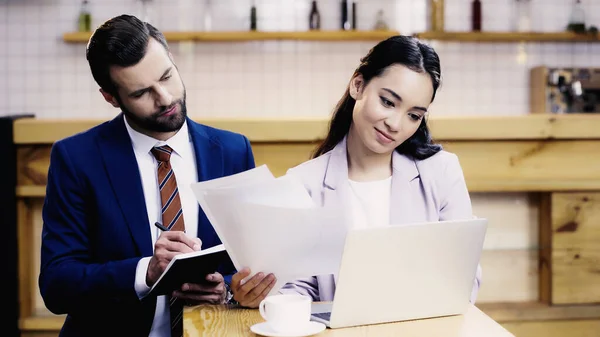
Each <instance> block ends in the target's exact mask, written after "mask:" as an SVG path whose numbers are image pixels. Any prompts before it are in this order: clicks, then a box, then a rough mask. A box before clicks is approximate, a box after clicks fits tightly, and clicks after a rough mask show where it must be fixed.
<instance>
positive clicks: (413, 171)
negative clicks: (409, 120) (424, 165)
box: [390, 151, 419, 225]
mask: <svg viewBox="0 0 600 337" xmlns="http://www.w3.org/2000/svg"><path fill="white" fill-rule="evenodd" d="M418 176H419V170H418V169H417V165H416V163H415V161H414V160H413V159H411V158H409V157H406V156H404V155H401V154H399V153H398V152H396V151H394V152H393V154H392V194H391V196H390V223H391V224H392V225H398V224H403V223H410V222H414V221H417V220H418V219H417V217H416V214H415V213H416V212H415V209H414V205H415V201H414V200H413V198H414V196H415V195H419V194H415V193H413V191H412V188H413V187H412V186H411V181H413V179H415V178H416V177H418Z"/></svg>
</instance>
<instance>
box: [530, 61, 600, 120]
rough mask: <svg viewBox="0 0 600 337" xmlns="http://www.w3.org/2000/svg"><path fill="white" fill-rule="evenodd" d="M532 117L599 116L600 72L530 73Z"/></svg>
mask: <svg viewBox="0 0 600 337" xmlns="http://www.w3.org/2000/svg"><path fill="white" fill-rule="evenodd" d="M529 87H530V90H531V93H530V94H531V100H530V105H531V112H532V113H600V68H549V67H544V66H540V67H535V68H533V69H532V70H531V83H530V86H529Z"/></svg>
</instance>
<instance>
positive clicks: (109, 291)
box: [39, 114, 255, 337]
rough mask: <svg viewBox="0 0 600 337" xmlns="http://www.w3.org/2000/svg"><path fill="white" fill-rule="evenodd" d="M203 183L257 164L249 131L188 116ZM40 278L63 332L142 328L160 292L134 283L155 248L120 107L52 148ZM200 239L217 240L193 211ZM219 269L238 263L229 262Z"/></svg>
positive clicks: (133, 332) (205, 243)
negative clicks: (140, 293)
mask: <svg viewBox="0 0 600 337" xmlns="http://www.w3.org/2000/svg"><path fill="white" fill-rule="evenodd" d="M187 123H188V129H189V132H190V135H191V138H192V140H193V145H194V150H195V154H196V164H197V169H198V180H199V181H204V180H209V179H213V178H218V177H223V176H227V175H231V174H235V173H238V172H242V171H245V170H248V169H251V168H253V167H254V165H255V164H254V157H253V154H252V150H251V147H250V143H249V141H248V139H247V138H246V137H245V136H243V135H240V134H236V133H233V132H229V131H225V130H219V129H215V128H211V127H208V126H205V125H201V124H198V123H195V122H193V121H192V120H190V119H188V120H187ZM43 221H44V224H43V230H42V249H41V269H40V275H39V286H40V291H41V295H42V297H43V299H44V303H45V305H46V307H47V308H48V309H49V310H50V311H51V312H53V313H55V314H67V318H66V321H65V324H64V326H63V328H62V330H61V334H60V336H61V337H65V336H111V337H115V336H148V333H149V331H150V327H151V325H152V320H153V317H154V311H155V306H156V298H150V299H144V300H143V301H140V300H139V299H138V297H137V294H136V292H135V289H134V280H135V273H136V266H137V263H138V261H139V260H140V259H141V258H142V257H145V256H151V255H152V253H153V247H152V239H151V234H150V226H149V224H148V216H147V211H146V204H145V199H144V195H143V190H142V183H141V178H140V173H139V170H138V165H137V162H136V158H135V155H134V152H133V146H132V143H131V139H130V138H129V134H128V133H127V129H126V128H125V124H124V121H123V115H122V114H120V115H119V116H118V117H116V118H115V119H113V120H111V121H108V122H105V123H103V124H100V125H98V126H96V127H94V128H92V129H90V130H88V131H86V132H83V133H79V134H77V135H74V136H71V137H68V138H66V139H63V140H60V141H58V142H56V143H55V144H54V145H53V147H52V153H51V156H50V167H49V171H48V184H47V190H46V199H45V203H44V207H43ZM198 237H199V238H200V239H201V240H202V247H203V248H209V247H212V246H215V245H217V244H220V243H221V242H220V240H219V237H218V236H217V234H216V233H215V231H214V229H213V227H212V226H211V224H210V222H209V221H208V219H207V218H206V215H205V214H204V213H203V212H202V209H201V208H200V210H199V217H198ZM220 271H221V273H223V274H224V275H226V274H231V273H233V272H234V271H235V270H234V268H233V265H232V264H231V262H230V261H228V263H227V264H226V265H223V266H221V268H220Z"/></svg>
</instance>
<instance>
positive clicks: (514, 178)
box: [445, 141, 600, 192]
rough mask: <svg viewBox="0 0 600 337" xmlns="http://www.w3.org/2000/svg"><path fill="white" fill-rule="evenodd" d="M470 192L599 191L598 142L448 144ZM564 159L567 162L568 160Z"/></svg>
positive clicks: (447, 147) (599, 159)
mask: <svg viewBox="0 0 600 337" xmlns="http://www.w3.org/2000/svg"><path fill="white" fill-rule="evenodd" d="M445 145H446V149H447V150H449V151H450V152H454V153H456V154H457V155H458V157H459V160H460V163H461V166H462V168H463V171H464V174H465V178H466V181H467V184H468V187H469V190H471V191H478V192H479V191H489V192H491V191H494V192H500V191H502V192H509V191H528V192H534V191H562V190H565V189H567V190H573V189H578V190H600V169H599V168H600V156H598V155H592V154H594V153H598V142H595V141H553V142H545V141H539V142H538V141H522V142H520V141H511V142H508V141H493V142H491V141H490V142H485V141H481V142H448V143H446V144H445ZM565 158H568V160H566V159H565Z"/></svg>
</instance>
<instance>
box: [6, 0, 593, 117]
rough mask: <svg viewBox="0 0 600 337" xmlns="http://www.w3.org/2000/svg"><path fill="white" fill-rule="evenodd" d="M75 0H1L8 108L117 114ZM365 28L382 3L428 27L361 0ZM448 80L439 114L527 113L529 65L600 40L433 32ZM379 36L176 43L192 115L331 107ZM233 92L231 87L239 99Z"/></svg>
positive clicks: (420, 3) (182, 25) (221, 9)
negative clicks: (80, 37) (458, 39)
mask: <svg viewBox="0 0 600 337" xmlns="http://www.w3.org/2000/svg"><path fill="white" fill-rule="evenodd" d="M469 1H470V0H446V4H447V6H446V18H445V22H446V28H447V29H448V30H461V31H465V30H468V29H469V19H468V16H469ZM531 1H532V6H533V10H532V13H534V15H533V17H532V25H533V29H534V30H538V31H558V30H562V29H563V28H564V26H565V25H566V22H567V20H568V15H569V5H570V3H571V2H572V1H574V0H531ZM90 2H91V8H92V13H93V25H94V26H97V25H98V24H100V23H101V22H102V21H104V20H106V19H108V18H109V17H111V16H114V15H117V14H120V13H131V14H138V13H139V4H138V0H126V1H124V0H90ZM208 2H209V1H208V0H150V6H151V11H150V21H151V22H152V23H154V24H155V25H156V26H157V27H158V28H159V29H161V30H163V31H170V30H190V29H202V27H203V13H204V8H205V6H206V4H207V3H208ZM210 2H211V3H212V5H211V7H212V13H213V15H212V28H213V30H246V29H247V27H248V26H249V19H248V17H249V15H248V14H249V6H250V0H212V1H210ZM318 3H319V7H320V12H321V15H322V28H323V29H336V28H337V26H338V22H339V11H338V9H339V2H338V0H319V1H318ZM512 3H513V0H483V26H484V30H495V31H498V30H508V29H510V22H511V20H510V15H511V6H510V5H511V4H512ZM583 3H584V5H585V6H586V9H587V22H588V23H591V24H596V25H600V1H597V0H583ZM257 5H258V18H259V19H258V21H259V22H258V26H259V29H261V30H304V29H306V28H307V25H308V20H307V13H308V11H309V8H310V1H308V0H258V1H257ZM79 6H80V2H79V0H44V1H39V0H0V45H1V46H3V47H2V48H0V93H1V95H2V96H3V97H2V99H0V114H11V113H22V112H32V113H35V114H36V115H37V116H38V117H40V118H80V117H83V118H110V117H112V116H114V115H115V114H116V113H117V112H118V111H115V109H114V108H112V107H111V106H109V105H108V104H106V103H105V102H104V101H103V100H102V98H101V96H100V94H99V93H98V91H97V85H96V84H95V83H94V81H93V79H92V77H91V74H90V72H89V68H88V66H87V62H86V60H85V55H84V48H85V44H66V43H64V42H63V41H62V39H61V36H62V34H63V33H64V32H68V31H73V30H74V29H75V27H76V24H75V22H76V17H77V14H78V11H79ZM358 8H359V15H358V27H359V29H369V28H371V27H372V25H373V23H374V18H375V13H376V12H377V11H378V10H379V9H384V10H385V16H386V18H387V20H388V22H389V24H390V26H391V28H393V29H397V30H399V31H401V32H402V33H406V34H410V33H412V32H416V31H422V30H424V29H425V28H426V20H425V19H426V5H425V0H362V1H360V0H359V1H358ZM432 44H433V45H434V46H435V48H436V49H437V51H438V52H439V54H440V56H441V60H442V69H443V79H444V82H443V86H442V89H441V91H440V93H439V96H438V98H437V100H436V102H434V104H433V106H432V108H431V112H432V114H440V115H441V114H512V115H514V114H525V113H527V112H528V73H529V69H530V67H532V66H535V65H540V64H546V65H548V66H600V57H599V55H600V44H588V43H582V44H569V43H562V44H559V43H548V44H540V43H528V44H518V43H505V44H487V43H480V44H476V43H472V44H459V43H438V42H433V43H432ZM372 45H373V43H371V42H340V43H321V42H290V41H283V42H276V41H266V42H243V43H203V44H193V43H173V44H172V48H173V53H174V55H175V58H176V59H175V60H176V62H177V63H178V66H179V67H180V70H181V72H182V75H183V79H184V81H185V83H186V86H187V90H188V111H189V112H190V115H192V116H193V117H204V116H209V117H235V116H253V117H254V116H257V117H260V116H269V117H278V116H327V115H328V114H329V113H330V112H331V109H332V107H333V106H334V104H335V102H336V101H337V99H338V98H339V97H340V96H341V94H342V92H343V91H344V88H345V85H346V83H347V81H348V79H349V76H350V75H351V73H352V71H353V69H354V68H355V67H356V66H357V65H358V62H359V58H360V57H361V56H362V55H364V54H365V53H366V52H367V50H368V49H369V48H370V47H371V46H372ZM232 97H235V99H231V98H232Z"/></svg>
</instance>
